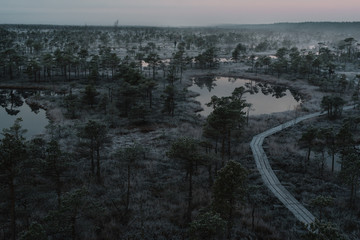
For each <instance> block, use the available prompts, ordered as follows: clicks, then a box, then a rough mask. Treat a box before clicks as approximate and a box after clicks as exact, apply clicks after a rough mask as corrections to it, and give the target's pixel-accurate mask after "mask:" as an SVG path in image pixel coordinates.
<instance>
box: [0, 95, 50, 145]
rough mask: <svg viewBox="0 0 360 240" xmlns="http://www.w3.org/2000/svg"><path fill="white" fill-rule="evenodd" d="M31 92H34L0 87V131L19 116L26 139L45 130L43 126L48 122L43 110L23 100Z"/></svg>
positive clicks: (8, 126)
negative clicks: (25, 130)
mask: <svg viewBox="0 0 360 240" xmlns="http://www.w3.org/2000/svg"><path fill="white" fill-rule="evenodd" d="M33 94H36V92H35V91H28V90H9V89H0V133H2V129H4V128H10V127H11V126H12V125H13V124H14V121H15V120H16V119H17V118H19V117H20V118H22V120H23V121H22V122H21V123H20V124H21V126H22V128H23V129H27V132H26V133H25V135H24V137H26V138H27V139H29V138H31V137H33V136H35V135H37V134H41V133H43V132H44V131H45V126H46V125H48V123H49V120H48V119H47V118H46V113H45V110H43V109H39V108H37V107H35V106H32V107H30V106H29V105H28V104H27V103H26V102H25V99H26V98H27V97H29V96H31V95H33ZM0 138H2V135H0Z"/></svg>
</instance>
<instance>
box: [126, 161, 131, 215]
mask: <svg viewBox="0 0 360 240" xmlns="http://www.w3.org/2000/svg"><path fill="white" fill-rule="evenodd" d="M127 181H128V185H127V193H126V212H128V211H129V205H130V163H129V164H128V175H127Z"/></svg>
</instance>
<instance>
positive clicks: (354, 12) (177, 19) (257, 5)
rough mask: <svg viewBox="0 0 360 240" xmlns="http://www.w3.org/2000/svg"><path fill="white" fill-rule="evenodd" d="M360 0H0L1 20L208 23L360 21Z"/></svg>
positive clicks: (176, 24) (14, 22) (71, 22)
mask: <svg viewBox="0 0 360 240" xmlns="http://www.w3.org/2000/svg"><path fill="white" fill-rule="evenodd" d="M359 13H360V1H359V0H341V1H339V0H0V24H59V25H85V24H86V25H113V24H114V23H115V21H116V20H119V25H148V26H210V25H216V24H262V23H276V22H307V21H337V22H344V21H360V14H359Z"/></svg>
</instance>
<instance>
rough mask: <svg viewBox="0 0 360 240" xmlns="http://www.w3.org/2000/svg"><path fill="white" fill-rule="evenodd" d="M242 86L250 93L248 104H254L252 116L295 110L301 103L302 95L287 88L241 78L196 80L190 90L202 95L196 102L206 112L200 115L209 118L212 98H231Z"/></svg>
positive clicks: (205, 78)
mask: <svg viewBox="0 0 360 240" xmlns="http://www.w3.org/2000/svg"><path fill="white" fill-rule="evenodd" d="M241 86H243V87H245V89H246V90H247V91H248V92H247V93H245V94H244V98H245V99H246V101H247V102H248V103H251V104H252V107H251V111H250V115H260V114H271V113H275V112H284V111H288V110H294V108H295V107H296V106H298V105H299V104H300V103H301V98H300V95H299V94H298V93H297V92H296V91H293V90H291V89H289V88H287V87H284V86H278V85H271V84H267V83H261V82H256V81H252V80H247V79H240V78H229V77H201V78H194V79H193V84H192V86H191V87H189V90H191V91H194V92H197V93H199V94H200V96H198V97H196V100H197V101H199V102H200V103H201V106H202V107H203V108H204V111H202V112H199V113H200V114H201V115H203V116H208V115H209V114H210V113H211V111H212V107H207V106H206V105H205V104H206V103H208V102H210V100H211V97H212V96H214V95H215V96H218V97H225V96H231V93H232V92H233V91H234V89H235V88H237V87H241Z"/></svg>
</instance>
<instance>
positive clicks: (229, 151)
mask: <svg viewBox="0 0 360 240" xmlns="http://www.w3.org/2000/svg"><path fill="white" fill-rule="evenodd" d="M228 159H229V160H230V159H231V132H230V129H229V130H228Z"/></svg>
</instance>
